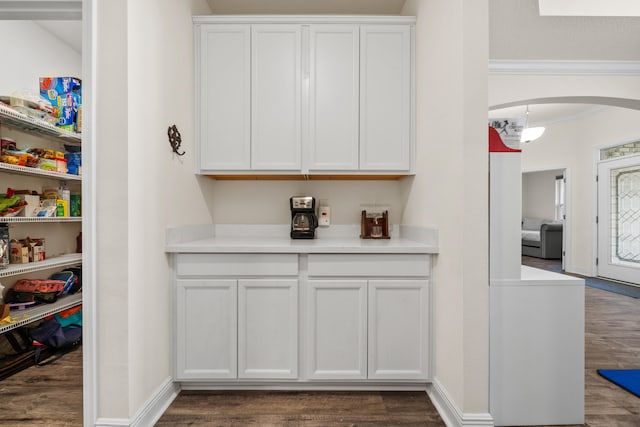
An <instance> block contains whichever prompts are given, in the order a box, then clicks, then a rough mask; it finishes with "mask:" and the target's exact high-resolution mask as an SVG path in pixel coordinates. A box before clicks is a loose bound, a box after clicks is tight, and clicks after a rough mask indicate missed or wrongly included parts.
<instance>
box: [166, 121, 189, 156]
mask: <svg viewBox="0 0 640 427" xmlns="http://www.w3.org/2000/svg"><path fill="white" fill-rule="evenodd" d="M167 134H168V135H169V144H171V149H172V150H173V152H174V153H176V154H177V155H178V156H184V153H185V152H184V151H183V152H182V153H181V152H180V151H178V150H180V144H182V137H181V136H180V131H179V130H178V128H177V127H176V125H172V126H169V129H168V130H167Z"/></svg>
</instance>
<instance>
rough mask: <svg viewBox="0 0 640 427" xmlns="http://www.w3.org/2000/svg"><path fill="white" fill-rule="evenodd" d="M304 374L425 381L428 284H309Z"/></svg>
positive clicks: (350, 281)
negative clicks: (305, 370)
mask: <svg viewBox="0 0 640 427" xmlns="http://www.w3.org/2000/svg"><path fill="white" fill-rule="evenodd" d="M307 294H308V297H307V305H306V311H307V341H306V344H307V347H306V354H307V367H308V368H307V372H308V373H307V375H308V377H309V378H312V379H342V380H347V379H369V380H372V379H379V380H421V379H425V380H426V379H427V378H428V373H429V370H428V366H429V354H428V350H429V330H428V325H429V323H428V307H429V304H428V302H429V299H428V298H429V297H428V281H427V280H339V279H332V280H310V281H309V286H308V291H307Z"/></svg>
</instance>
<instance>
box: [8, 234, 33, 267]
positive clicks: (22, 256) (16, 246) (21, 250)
mask: <svg viewBox="0 0 640 427" xmlns="http://www.w3.org/2000/svg"><path fill="white" fill-rule="evenodd" d="M9 246H10V247H11V255H10V257H11V264H26V263H28V262H29V246H28V245H25V244H24V243H23V242H20V241H18V240H16V239H12V240H11V243H10V244H9Z"/></svg>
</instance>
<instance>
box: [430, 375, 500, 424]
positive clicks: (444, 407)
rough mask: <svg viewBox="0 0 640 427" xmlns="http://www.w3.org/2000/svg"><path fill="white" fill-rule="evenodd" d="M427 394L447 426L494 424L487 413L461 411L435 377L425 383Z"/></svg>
mask: <svg viewBox="0 0 640 427" xmlns="http://www.w3.org/2000/svg"><path fill="white" fill-rule="evenodd" d="M427 394H428V395H429V398H430V399H431V402H432V403H433V406H435V408H436V409H437V410H438V413H439V414H440V417H442V420H443V421H444V423H445V424H446V425H447V427H493V425H494V424H493V417H491V414H489V413H478V414H468V413H467V414H465V413H463V412H462V411H461V410H460V408H458V406H457V405H456V404H455V402H454V401H453V400H452V399H451V398H450V397H449V393H448V392H447V390H446V389H445V388H444V387H443V386H442V384H440V382H439V381H438V379H437V378H434V379H433V382H432V383H431V384H429V385H427Z"/></svg>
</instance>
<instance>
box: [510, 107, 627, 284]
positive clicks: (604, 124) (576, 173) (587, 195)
mask: <svg viewBox="0 0 640 427" xmlns="http://www.w3.org/2000/svg"><path fill="white" fill-rule="evenodd" d="M638 123H640V111H636V110H629V109H624V108H615V107H611V108H606V109H603V110H601V111H599V112H597V113H595V114H592V115H589V116H586V117H582V118H580V119H578V120H574V121H570V122H560V123H557V124H554V125H550V126H548V127H547V130H546V131H545V133H544V135H543V136H542V137H541V138H540V139H539V140H537V141H535V142H532V143H530V144H526V145H525V146H524V147H523V150H522V168H523V170H540V169H550V168H553V169H556V168H561V167H567V168H568V174H567V184H566V188H567V194H568V195H569V199H568V200H567V214H568V227H569V229H568V232H569V234H568V236H567V237H568V238H569V240H568V241H567V247H566V248H565V250H566V258H565V261H566V266H565V267H566V270H567V271H569V272H574V273H579V274H585V275H595V273H596V272H595V265H594V262H595V261H594V260H595V254H594V246H595V242H596V240H595V228H594V219H595V209H594V208H595V202H596V190H595V153H596V151H597V147H602V146H606V145H615V144H619V143H620V144H621V143H625V142H631V141H635V140H638V139H640V127H638Z"/></svg>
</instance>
